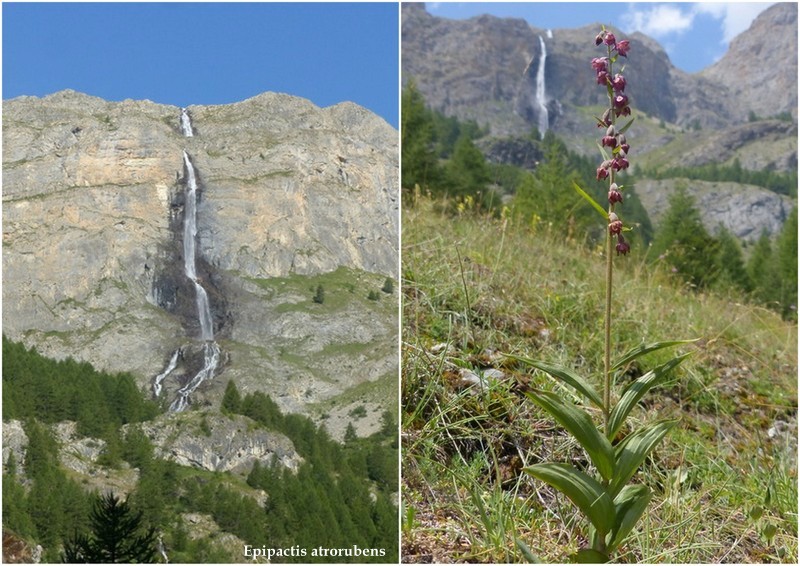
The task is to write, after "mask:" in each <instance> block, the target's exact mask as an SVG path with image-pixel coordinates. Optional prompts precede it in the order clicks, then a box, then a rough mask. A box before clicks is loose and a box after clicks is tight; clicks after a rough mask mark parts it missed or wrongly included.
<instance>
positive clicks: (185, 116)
mask: <svg viewBox="0 0 800 566" xmlns="http://www.w3.org/2000/svg"><path fill="white" fill-rule="evenodd" d="M181 132H183V135H184V136H186V137H187V138H191V137H193V136H194V132H193V131H192V121H191V119H190V118H189V113H188V112H187V111H186V108H181Z"/></svg>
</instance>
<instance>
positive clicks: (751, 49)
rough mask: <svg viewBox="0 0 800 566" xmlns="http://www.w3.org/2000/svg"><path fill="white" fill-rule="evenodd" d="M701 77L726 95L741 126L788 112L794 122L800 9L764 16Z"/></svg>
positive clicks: (786, 6) (780, 8)
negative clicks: (799, 12)
mask: <svg viewBox="0 0 800 566" xmlns="http://www.w3.org/2000/svg"><path fill="white" fill-rule="evenodd" d="M701 75H702V76H704V77H707V78H709V79H712V80H714V81H716V82H718V83H721V85H722V86H723V87H725V88H726V89H728V91H729V92H730V94H731V95H732V97H733V98H734V99H735V100H736V102H737V105H736V106H737V107H736V108H735V113H736V114H737V115H738V116H739V118H740V121H741V119H744V117H746V116H747V115H748V114H749V113H751V112H752V113H754V114H756V115H757V116H762V117H763V116H774V115H777V114H780V113H782V112H790V113H791V114H792V116H794V117H795V118H796V117H797V4H795V3H793V2H792V3H790V2H782V3H778V4H775V5H774V6H771V7H770V8H768V9H766V10H764V12H762V13H761V14H760V15H759V16H758V17H757V18H756V19H755V20H754V21H753V23H752V24H751V25H750V28H749V29H747V30H746V31H744V32H742V33H741V34H739V35H737V36H736V37H735V38H734V39H733V40H732V41H731V44H730V47H729V49H728V52H727V53H726V54H725V56H724V57H722V59H720V60H719V61H717V62H716V63H714V64H713V65H712V66H711V67H709V68H708V69H706V70H704V71H703V72H702V73H701ZM765 101H768V102H765Z"/></svg>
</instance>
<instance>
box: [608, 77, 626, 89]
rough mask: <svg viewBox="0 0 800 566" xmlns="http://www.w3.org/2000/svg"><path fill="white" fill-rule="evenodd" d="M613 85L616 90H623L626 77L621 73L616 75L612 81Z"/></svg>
mask: <svg viewBox="0 0 800 566" xmlns="http://www.w3.org/2000/svg"><path fill="white" fill-rule="evenodd" d="M611 87H612V88H613V89H614V90H615V91H616V92H622V91H623V90H625V77H623V76H622V75H620V74H619V73H617V74H616V75H614V79H613V80H612V81H611Z"/></svg>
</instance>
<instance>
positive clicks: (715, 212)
mask: <svg viewBox="0 0 800 566" xmlns="http://www.w3.org/2000/svg"><path fill="white" fill-rule="evenodd" d="M680 183H683V184H684V185H685V186H687V187H688V188H689V189H690V192H691V194H692V195H693V196H694V197H695V199H696V207H697V209H698V211H699V212H700V216H701V218H702V221H703V226H704V227H705V228H706V230H708V231H709V232H710V233H712V234H714V233H716V232H717V230H718V228H719V226H720V225H722V226H724V227H725V228H727V229H728V230H729V231H730V232H731V233H733V234H734V235H736V236H737V237H738V238H740V239H742V240H745V241H750V242H752V241H755V240H757V239H758V237H759V236H760V235H761V232H762V231H763V230H766V231H767V233H769V234H777V233H778V231H779V230H780V228H781V226H783V223H784V221H785V220H786V217H787V216H788V215H789V213H790V212H791V210H792V208H793V207H794V206H795V205H794V202H793V201H792V199H790V198H789V197H786V196H783V195H778V194H775V193H773V192H771V191H768V190H766V189H762V188H761V187H756V186H753V185H740V184H738V183H712V182H708V181H694V180H686V179H683V180H680V179H679V180H672V179H670V180H663V181H654V180H650V179H642V180H641V181H638V182H637V183H636V194H637V196H638V197H639V199H640V200H641V201H642V204H643V205H644V207H645V208H646V209H647V211H648V214H649V215H650V218H651V219H652V220H653V223H654V224H655V225H656V226H658V223H659V221H660V220H661V217H662V216H663V214H664V213H665V212H666V210H667V208H668V207H669V197H670V195H672V193H673V192H674V191H675V190H676V189H677V187H678V185H679V184H680Z"/></svg>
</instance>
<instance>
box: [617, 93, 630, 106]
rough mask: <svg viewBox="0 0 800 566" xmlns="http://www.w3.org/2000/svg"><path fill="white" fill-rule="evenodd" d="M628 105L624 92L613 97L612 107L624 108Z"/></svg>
mask: <svg viewBox="0 0 800 566" xmlns="http://www.w3.org/2000/svg"><path fill="white" fill-rule="evenodd" d="M627 105H628V97H627V96H626V95H624V94H618V95H616V96H615V97H614V108H624V107H625V106H627Z"/></svg>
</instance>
